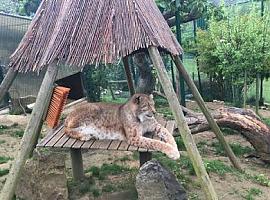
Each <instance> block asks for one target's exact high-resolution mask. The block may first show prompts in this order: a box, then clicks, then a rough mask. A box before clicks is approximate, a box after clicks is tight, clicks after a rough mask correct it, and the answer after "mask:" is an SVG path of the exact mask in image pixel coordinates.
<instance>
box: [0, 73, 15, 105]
mask: <svg viewBox="0 0 270 200" xmlns="http://www.w3.org/2000/svg"><path fill="white" fill-rule="evenodd" d="M17 74H18V71H14V70H13V69H12V68H9V70H8V72H7V74H6V76H5V78H4V80H3V81H2V83H1V85H0V102H1V101H2V100H3V98H4V96H5V94H6V93H7V91H8V90H9V88H10V86H11V84H12V83H13V81H14V79H15V78H16V76H17Z"/></svg>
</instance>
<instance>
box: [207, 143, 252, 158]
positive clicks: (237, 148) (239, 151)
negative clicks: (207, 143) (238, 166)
mask: <svg viewBox="0 0 270 200" xmlns="http://www.w3.org/2000/svg"><path fill="white" fill-rule="evenodd" d="M212 147H214V148H215V152H216V154H217V155H221V156H225V155H226V154H225V151H224V149H223V147H222V145H221V144H220V143H219V142H213V143H212ZM230 147H231V148H232V150H233V152H234V154H235V155H236V156H242V155H244V154H249V153H252V152H254V149H252V148H251V147H248V146H242V145H241V144H239V143H236V142H235V143H231V144H230Z"/></svg>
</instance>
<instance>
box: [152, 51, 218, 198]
mask: <svg viewBox="0 0 270 200" xmlns="http://www.w3.org/2000/svg"><path fill="white" fill-rule="evenodd" d="M148 51H149V54H150V57H151V60H152V62H153V64H154V66H155V68H156V69H157V74H158V77H159V80H160V83H161V85H162V87H163V89H164V92H165V94H166V96H167V99H168V102H169V105H170V108H171V110H172V112H173V115H174V118H175V120H176V124H177V126H178V128H179V130H181V131H180V134H181V136H182V138H183V141H184V144H185V146H186V149H187V152H188V155H189V157H190V159H191V161H192V164H193V167H194V169H195V172H196V174H197V176H198V178H199V180H200V182H201V185H202V188H203V190H204V192H205V195H206V199H211V200H217V199H218V197H217V194H216V192H215V190H214V187H213V185H212V183H211V180H210V178H209V176H208V174H207V172H206V169H205V167H204V164H203V161H202V158H201V156H200V153H199V151H198V149H197V147H196V143H195V141H194V139H193V137H192V135H191V132H190V130H189V128H188V125H187V123H186V122H185V117H184V114H183V111H182V108H181V106H180V103H179V101H178V99H177V96H176V94H175V92H174V90H173V86H172V83H171V81H170V78H169V76H168V73H167V71H166V68H165V66H164V63H163V61H162V58H161V56H160V54H159V52H158V49H157V48H156V47H153V46H150V47H149V48H148Z"/></svg>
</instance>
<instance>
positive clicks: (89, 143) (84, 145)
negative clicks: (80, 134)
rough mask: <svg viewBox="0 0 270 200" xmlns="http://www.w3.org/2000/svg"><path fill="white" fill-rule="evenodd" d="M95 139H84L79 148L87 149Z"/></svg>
mask: <svg viewBox="0 0 270 200" xmlns="http://www.w3.org/2000/svg"><path fill="white" fill-rule="evenodd" d="M95 141H96V140H95V139H91V140H88V141H85V142H84V143H83V145H82V147H81V148H82V149H89V148H90V147H91V146H92V145H93V144H94V142H95Z"/></svg>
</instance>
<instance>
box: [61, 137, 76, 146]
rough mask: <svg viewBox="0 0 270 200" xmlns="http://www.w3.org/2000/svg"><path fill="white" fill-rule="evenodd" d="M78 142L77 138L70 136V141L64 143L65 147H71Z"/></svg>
mask: <svg viewBox="0 0 270 200" xmlns="http://www.w3.org/2000/svg"><path fill="white" fill-rule="evenodd" d="M75 142H76V139H74V138H69V139H68V141H67V142H66V143H65V144H64V146H63V147H66V148H71V147H72V145H73V144H74V143H75Z"/></svg>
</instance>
